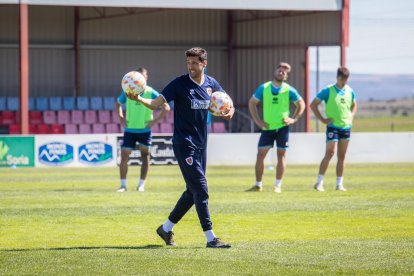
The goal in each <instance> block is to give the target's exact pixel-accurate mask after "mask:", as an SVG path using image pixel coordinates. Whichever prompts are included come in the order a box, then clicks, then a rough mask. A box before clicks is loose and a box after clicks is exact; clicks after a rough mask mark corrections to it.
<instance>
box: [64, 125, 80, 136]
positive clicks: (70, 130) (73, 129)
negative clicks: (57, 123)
mask: <svg viewBox="0 0 414 276" xmlns="http://www.w3.org/2000/svg"><path fill="white" fill-rule="evenodd" d="M65 133H66V134H78V126H77V125H75V124H67V125H65Z"/></svg>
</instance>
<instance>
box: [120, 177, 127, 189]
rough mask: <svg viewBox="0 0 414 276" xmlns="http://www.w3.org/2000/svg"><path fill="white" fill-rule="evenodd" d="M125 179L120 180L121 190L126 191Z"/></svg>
mask: <svg viewBox="0 0 414 276" xmlns="http://www.w3.org/2000/svg"><path fill="white" fill-rule="evenodd" d="M126 187H127V186H126V179H121V188H125V189H126Z"/></svg>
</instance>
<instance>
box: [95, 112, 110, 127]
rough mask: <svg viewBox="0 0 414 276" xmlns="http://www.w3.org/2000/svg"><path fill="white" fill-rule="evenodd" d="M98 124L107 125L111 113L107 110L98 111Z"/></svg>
mask: <svg viewBox="0 0 414 276" xmlns="http://www.w3.org/2000/svg"><path fill="white" fill-rule="evenodd" d="M98 122H99V123H101V124H109V123H110V122H111V112H110V111H109V110H101V111H99V112H98Z"/></svg>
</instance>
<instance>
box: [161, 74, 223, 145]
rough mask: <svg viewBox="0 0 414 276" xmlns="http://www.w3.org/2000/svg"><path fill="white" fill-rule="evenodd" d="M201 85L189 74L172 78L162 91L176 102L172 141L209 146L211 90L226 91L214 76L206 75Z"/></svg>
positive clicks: (166, 96)
mask: <svg viewBox="0 0 414 276" xmlns="http://www.w3.org/2000/svg"><path fill="white" fill-rule="evenodd" d="M204 77H205V79H204V83H203V84H202V85H198V84H197V83H195V82H194V81H193V80H192V79H191V78H190V76H189V75H188V74H186V75H182V76H180V77H177V78H175V79H174V80H173V81H171V82H170V83H169V84H168V85H167V86H166V87H165V88H164V90H163V91H162V92H161V95H162V96H163V97H164V98H165V100H166V101H167V102H170V101H174V135H173V143H175V144H186V145H192V146H196V147H197V148H206V146H207V115H208V107H209V104H210V98H211V93H212V92H215V91H224V90H223V88H222V87H221V86H220V84H219V83H218V82H217V81H216V80H215V79H214V78H212V77H210V76H207V75H204Z"/></svg>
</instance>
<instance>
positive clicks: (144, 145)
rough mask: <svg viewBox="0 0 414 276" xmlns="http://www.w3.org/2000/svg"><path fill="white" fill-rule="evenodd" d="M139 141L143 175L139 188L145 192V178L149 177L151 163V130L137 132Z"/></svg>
mask: <svg viewBox="0 0 414 276" xmlns="http://www.w3.org/2000/svg"><path fill="white" fill-rule="evenodd" d="M137 137H138V142H139V150H140V153H141V176H140V179H139V182H138V186H137V190H138V191H139V192H143V191H144V190H145V188H144V187H145V180H146V179H147V175H148V170H149V163H150V149H151V140H152V135H151V131H149V132H144V133H139V134H137Z"/></svg>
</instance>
